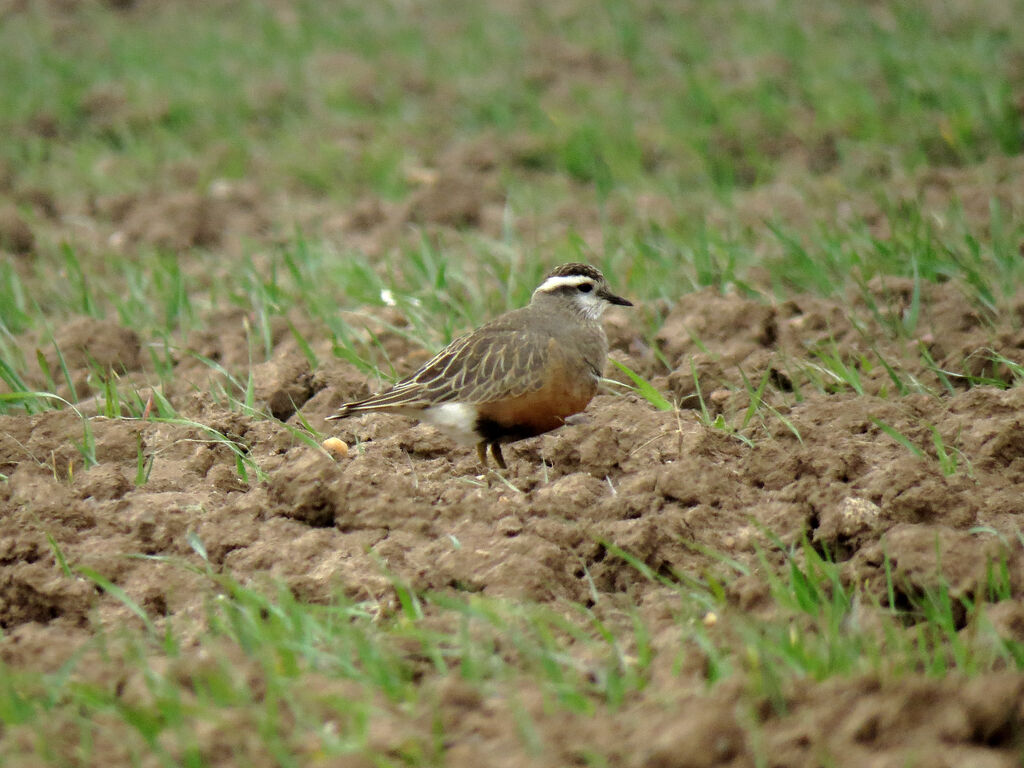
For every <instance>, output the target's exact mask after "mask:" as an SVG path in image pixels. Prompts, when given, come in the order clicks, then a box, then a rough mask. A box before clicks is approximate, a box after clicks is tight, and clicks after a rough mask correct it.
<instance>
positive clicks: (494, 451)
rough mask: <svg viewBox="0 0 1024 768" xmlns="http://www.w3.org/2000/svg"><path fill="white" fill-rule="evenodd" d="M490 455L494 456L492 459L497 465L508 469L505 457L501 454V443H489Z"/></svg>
mask: <svg viewBox="0 0 1024 768" xmlns="http://www.w3.org/2000/svg"><path fill="white" fill-rule="evenodd" d="M491 456H493V457H494V461H495V462H497V464H498V466H499V467H501V468H502V469H508V466H507V465H506V464H505V457H504V456H502V455H501V443H491Z"/></svg>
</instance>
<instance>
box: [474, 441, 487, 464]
mask: <svg viewBox="0 0 1024 768" xmlns="http://www.w3.org/2000/svg"><path fill="white" fill-rule="evenodd" d="M476 455H477V456H478V457H479V458H480V465H481V466H482V467H483V468H484V469H487V443H477V444H476Z"/></svg>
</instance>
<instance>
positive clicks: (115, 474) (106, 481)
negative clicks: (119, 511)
mask: <svg viewBox="0 0 1024 768" xmlns="http://www.w3.org/2000/svg"><path fill="white" fill-rule="evenodd" d="M75 487H76V489H77V490H78V495H79V497H80V498H82V499H89V498H92V499H96V500H97V501H108V500H110V499H120V498H121V497H122V496H124V495H125V494H126V493H128V491H130V490H131V488H132V485H131V483H129V482H128V478H127V477H125V476H124V473H123V472H122V471H121V469H120V467H118V466H117V465H115V464H103V465H100V466H96V467H93V468H92V469H89V470H87V471H86V472H83V473H81V474H79V475H77V476H76V477H75Z"/></svg>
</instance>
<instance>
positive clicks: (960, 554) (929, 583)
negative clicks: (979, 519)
mask: <svg viewBox="0 0 1024 768" xmlns="http://www.w3.org/2000/svg"><path fill="white" fill-rule="evenodd" d="M1008 556H1009V555H1008V553H1007V552H1006V551H1005V548H1004V546H1003V545H1002V544H1001V543H1000V542H999V540H998V539H997V538H996V537H994V536H982V535H977V534H974V533H969V532H967V531H956V530H953V529H952V528H949V527H946V526H942V525H932V526H923V525H913V524H907V523H904V524H900V525H897V526H895V527H894V528H891V529H890V530H889V531H887V532H886V533H885V535H884V536H882V538H881V539H880V540H879V541H878V542H876V543H874V544H871V545H870V546H867V547H865V548H863V549H861V550H860V551H859V552H858V553H857V555H856V556H855V558H854V561H855V563H858V564H859V563H865V564H869V565H872V566H876V567H872V568H870V573H871V576H872V578H874V579H875V580H878V579H880V578H881V574H880V573H879V572H878V570H877V565H878V564H880V563H882V562H883V561H884V558H886V557H888V558H889V561H890V563H891V568H892V580H893V583H894V584H895V585H896V587H897V589H898V590H900V591H902V592H903V593H904V594H906V595H909V596H911V597H913V596H916V595H919V594H922V593H924V592H927V591H933V590H935V589H936V588H937V587H938V586H939V584H940V583H942V582H944V583H945V584H947V585H948V587H949V593H950V595H952V596H953V597H964V596H968V595H973V594H976V593H978V591H979V590H981V589H983V588H984V586H985V583H986V578H987V577H988V575H989V574H990V573H991V572H992V570H993V568H996V567H997V566H996V564H997V563H998V561H999V559H1000V558H1004V559H1005V558H1008Z"/></svg>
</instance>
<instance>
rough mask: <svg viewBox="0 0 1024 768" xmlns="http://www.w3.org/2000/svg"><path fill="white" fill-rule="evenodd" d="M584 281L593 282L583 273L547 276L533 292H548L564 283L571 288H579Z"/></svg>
mask: <svg viewBox="0 0 1024 768" xmlns="http://www.w3.org/2000/svg"><path fill="white" fill-rule="evenodd" d="M584 283H590V284H591V285H593V284H594V281H593V280H592V279H591V278H589V277H587V276H585V275H564V276H562V277H549V278H548V279H547V280H545V281H544V282H543V283H541V284H540V285H539V286H537V290H536V291H534V293H540V292H543V293H550V292H551V291H557V290H558V289H559V288H561V287H562V286H565V285H569V286H572V287H573V288H579V287H580V286H581V285H583V284H584Z"/></svg>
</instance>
